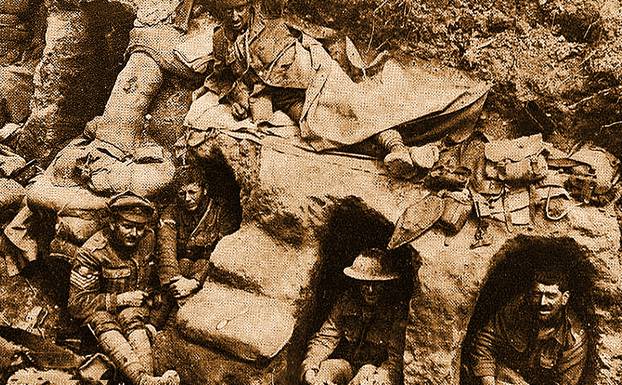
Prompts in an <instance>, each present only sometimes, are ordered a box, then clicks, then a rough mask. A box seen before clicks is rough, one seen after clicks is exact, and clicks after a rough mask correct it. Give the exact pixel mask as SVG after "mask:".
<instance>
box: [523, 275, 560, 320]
mask: <svg viewBox="0 0 622 385" xmlns="http://www.w3.org/2000/svg"><path fill="white" fill-rule="evenodd" d="M569 298H570V292H568V291H564V292H562V291H561V290H559V286H558V285H545V284H543V283H539V282H535V283H534V284H533V286H532V288H531V293H530V302H531V305H532V306H533V309H534V311H535V312H536V316H537V318H538V319H539V320H540V321H542V322H547V321H552V320H556V319H557V318H558V317H559V316H560V315H561V312H562V310H563V309H564V307H565V306H566V304H568V299H569Z"/></svg>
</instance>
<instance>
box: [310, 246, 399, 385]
mask: <svg viewBox="0 0 622 385" xmlns="http://www.w3.org/2000/svg"><path fill="white" fill-rule="evenodd" d="M389 262H390V261H389V260H388V258H387V254H386V253H385V252H384V251H382V250H379V249H368V250H365V251H363V252H362V253H361V254H360V255H359V256H358V257H356V259H355V260H354V263H353V264H352V266H350V267H346V268H345V269H344V271H343V272H344V274H345V275H346V276H348V277H350V278H351V279H354V280H355V281H356V286H355V287H354V290H351V291H348V292H346V293H345V295H344V296H343V297H342V298H341V299H340V300H338V301H337V303H336V305H335V306H334V307H333V309H332V311H331V313H330V315H329V317H328V320H326V322H324V324H323V325H322V327H321V328H320V330H319V331H318V332H317V333H316V334H315V335H314V336H313V337H312V339H311V341H309V346H308V351H307V354H306V357H305V359H304V361H303V363H302V367H301V375H302V383H303V384H304V385H345V384H348V385H397V384H399V383H400V382H401V374H402V356H403V354H404V333H405V318H406V308H405V306H404V304H403V303H401V302H400V301H399V300H398V299H397V298H398V297H399V296H397V295H396V294H397V292H396V291H395V289H394V287H393V286H392V283H394V282H395V281H396V280H398V278H399V275H398V274H397V273H396V272H394V271H393V269H391V268H390V267H389Z"/></svg>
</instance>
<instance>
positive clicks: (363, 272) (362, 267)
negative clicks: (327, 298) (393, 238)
mask: <svg viewBox="0 0 622 385" xmlns="http://www.w3.org/2000/svg"><path fill="white" fill-rule="evenodd" d="M388 262H389V261H388V258H387V254H386V252H384V251H382V250H380V249H375V248H374V249H367V250H363V251H362V252H361V254H359V255H358V256H357V257H356V258H355V259H354V262H353V263H352V266H349V267H346V268H345V269H343V273H344V274H345V275H347V276H348V277H350V278H354V279H357V280H360V281H390V280H393V279H398V278H399V274H397V273H396V272H394V271H392V269H390V268H389V264H388Z"/></svg>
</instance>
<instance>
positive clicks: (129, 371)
mask: <svg viewBox="0 0 622 385" xmlns="http://www.w3.org/2000/svg"><path fill="white" fill-rule="evenodd" d="M99 342H100V345H101V347H102V349H103V351H104V353H106V354H107V355H108V357H109V358H110V360H111V361H112V362H113V363H114V364H115V365H116V366H117V368H119V370H120V371H121V372H122V373H123V374H124V375H125V376H126V377H127V378H128V380H130V381H131V382H132V384H134V385H179V376H178V375H177V372H175V371H174V370H169V371H167V372H166V373H164V375H162V377H154V376H152V375H151V374H149V373H148V372H147V370H146V369H145V367H143V365H142V364H141V363H140V359H139V356H138V354H136V352H134V350H133V349H132V346H131V345H130V343H129V342H128V340H126V339H125V337H124V336H123V335H122V334H121V333H120V332H118V331H116V330H110V331H107V332H104V333H102V334H101V335H100V336H99Z"/></svg>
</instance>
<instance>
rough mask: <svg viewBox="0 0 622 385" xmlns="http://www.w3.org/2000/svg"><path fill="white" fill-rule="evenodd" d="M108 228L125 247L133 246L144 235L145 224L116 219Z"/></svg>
mask: <svg viewBox="0 0 622 385" xmlns="http://www.w3.org/2000/svg"><path fill="white" fill-rule="evenodd" d="M110 228H111V230H112V232H113V234H114V236H115V239H116V240H117V242H118V243H119V244H120V245H121V246H124V247H126V248H130V249H132V248H135V247H136V246H137V245H138V242H140V240H141V239H142V238H143V237H144V236H145V230H146V225H145V224H144V223H136V222H132V221H128V220H125V219H117V220H116V221H114V222H113V223H112V224H111V225H110Z"/></svg>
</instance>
